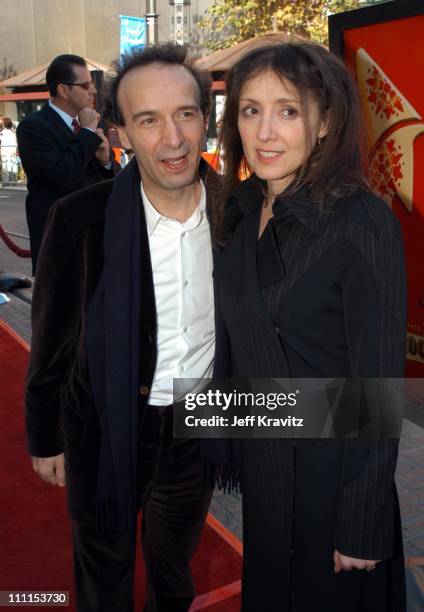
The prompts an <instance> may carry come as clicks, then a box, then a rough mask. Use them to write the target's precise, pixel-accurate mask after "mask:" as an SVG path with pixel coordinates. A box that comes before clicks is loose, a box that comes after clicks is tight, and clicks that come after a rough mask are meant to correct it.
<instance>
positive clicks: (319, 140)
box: [317, 136, 322, 146]
mask: <svg viewBox="0 0 424 612" xmlns="http://www.w3.org/2000/svg"><path fill="white" fill-rule="evenodd" d="M321 142H322V138H320V137H319V136H318V138H317V146H319V145H320V144H321Z"/></svg>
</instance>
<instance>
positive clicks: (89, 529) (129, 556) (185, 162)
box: [26, 45, 218, 612]
mask: <svg viewBox="0 0 424 612" xmlns="http://www.w3.org/2000/svg"><path fill="white" fill-rule="evenodd" d="M209 90H210V82H209V80H208V79H206V77H205V76H204V75H202V73H199V72H198V71H196V70H195V69H194V68H193V67H192V66H191V64H189V63H188V61H187V60H186V50H185V49H184V48H179V47H174V46H172V45H167V46H163V47H149V48H147V49H145V50H144V51H143V52H141V53H140V52H139V53H137V54H135V55H134V56H129V57H128V58H124V60H122V62H121V64H120V65H119V66H118V72H117V77H116V79H115V80H114V82H113V87H112V97H113V100H114V109H115V113H114V114H115V121H116V123H117V124H118V125H119V126H120V127H119V131H120V136H121V141H122V143H123V145H124V146H125V147H127V146H128V147H130V148H131V149H132V150H133V151H134V157H133V159H132V160H131V161H130V162H129V164H128V165H127V166H126V167H125V168H124V169H123V170H122V171H121V172H120V173H119V174H118V175H117V176H116V177H115V179H114V180H110V181H106V182H103V183H99V184H97V185H92V186H90V187H88V188H86V189H84V190H82V191H79V192H78V193H75V194H71V195H69V196H67V197H66V198H64V199H63V200H61V201H60V202H58V203H57V204H56V205H55V206H54V208H53V210H52V211H51V215H50V219H49V222H48V225H47V228H46V232H45V237H44V240H43V246H42V249H41V252H40V260H39V271H38V273H37V282H36V284H35V289H34V296H33V303H32V306H33V336H32V350H31V363H30V367H29V373H28V384H27V398H26V409H27V433H28V442H29V451H30V454H31V455H32V463H33V467H34V470H35V471H36V472H37V473H38V474H39V475H40V476H41V477H42V478H43V479H44V480H46V481H47V482H49V483H51V484H56V485H59V486H64V484H65V478H66V486H67V493H68V502H69V507H70V514H71V518H72V526H73V542H74V560H75V576H76V587H77V600H78V601H77V609H78V612H83V611H84V612H87V611H88V610H89V611H90V612H94V611H102V612H130V611H132V610H133V596H132V588H133V572H134V554H135V539H136V538H135V534H136V531H135V526H136V517H137V513H138V510H139V509H140V508H143V529H142V541H143V552H144V559H145V564H146V570H147V607H146V610H147V611H148V612H187V610H188V609H189V607H190V604H191V602H192V600H193V597H194V589H193V584H192V579H191V574H190V570H189V561H190V559H191V557H192V555H193V553H194V550H195V548H196V545H197V542H198V539H199V536H200V532H201V529H202V526H203V523H204V519H205V516H206V513H207V509H208V506H209V502H210V497H211V491H210V490H209V489H208V488H207V487H206V486H205V479H204V466H203V461H202V459H201V457H200V452H199V445H198V441H197V440H186V439H173V434H172V411H173V406H172V403H173V389H172V379H173V378H180V377H185V378H204V377H208V376H210V375H211V368H212V359H213V354H214V340H215V332H214V304H213V287H212V248H211V236H210V229H209V219H211V218H212V206H211V196H212V194H213V192H214V191H215V189H216V187H217V181H218V179H217V175H216V174H215V173H214V171H213V170H212V169H211V168H210V167H209V166H208V165H207V164H206V163H205V162H203V163H201V164H200V170H199V160H200V156H201V151H202V146H203V141H204V134H205V126H206V118H207V115H208V111H209ZM64 278H66V282H65V283H64V282H63V279H64ZM59 284H60V285H61V290H60V291H57V286H58V285H59ZM65 467H66V470H65ZM65 471H66V477H65Z"/></svg>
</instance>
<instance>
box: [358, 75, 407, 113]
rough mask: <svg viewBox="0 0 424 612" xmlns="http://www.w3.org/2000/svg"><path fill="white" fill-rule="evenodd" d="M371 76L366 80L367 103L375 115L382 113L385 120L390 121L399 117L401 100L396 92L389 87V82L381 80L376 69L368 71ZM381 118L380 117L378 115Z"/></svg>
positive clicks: (401, 108)
mask: <svg viewBox="0 0 424 612" xmlns="http://www.w3.org/2000/svg"><path fill="white" fill-rule="evenodd" d="M368 72H371V73H372V76H371V77H370V78H369V79H367V81H366V83H367V85H368V91H369V95H368V102H370V104H371V106H372V108H373V110H374V112H375V114H377V115H378V114H380V113H382V112H383V113H384V114H385V115H386V119H390V117H392V116H393V115H396V116H399V112H403V111H404V108H403V106H402V100H401V99H400V97H399V96H398V95H397V93H396V91H395V90H394V89H393V87H392V86H391V85H390V83H389V81H387V80H386V79H384V78H383V76H382V74H381V73H380V72H379V70H378V69H377V68H375V67H374V68H372V70H371V69H368ZM380 116H381V117H382V115H380Z"/></svg>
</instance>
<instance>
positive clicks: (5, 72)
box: [0, 57, 17, 81]
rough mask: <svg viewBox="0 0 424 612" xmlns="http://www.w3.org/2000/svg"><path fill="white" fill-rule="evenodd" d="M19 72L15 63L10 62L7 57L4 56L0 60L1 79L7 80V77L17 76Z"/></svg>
mask: <svg viewBox="0 0 424 612" xmlns="http://www.w3.org/2000/svg"><path fill="white" fill-rule="evenodd" d="M15 74H17V72H16V70H15V68H14V66H13V64H11V63H10V62H9V60H7V59H6V58H5V57H2V59H1V60H0V81H5V80H6V79H8V78H10V77H12V76H15Z"/></svg>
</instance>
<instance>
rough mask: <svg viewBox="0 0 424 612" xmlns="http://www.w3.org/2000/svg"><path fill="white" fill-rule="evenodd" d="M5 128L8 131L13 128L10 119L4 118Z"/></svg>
mask: <svg viewBox="0 0 424 612" xmlns="http://www.w3.org/2000/svg"><path fill="white" fill-rule="evenodd" d="M3 126H4V127H5V128H6V129H7V130H10V129H12V128H13V121H12V119H10V117H3Z"/></svg>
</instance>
